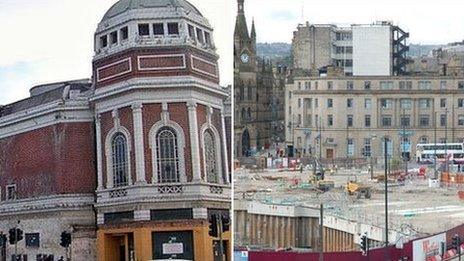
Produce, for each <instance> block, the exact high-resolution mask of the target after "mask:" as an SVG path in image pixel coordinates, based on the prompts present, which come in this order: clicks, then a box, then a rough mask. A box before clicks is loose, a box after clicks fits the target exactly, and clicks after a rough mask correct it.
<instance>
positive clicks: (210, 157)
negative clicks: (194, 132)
mask: <svg viewBox="0 0 464 261" xmlns="http://www.w3.org/2000/svg"><path fill="white" fill-rule="evenodd" d="M204 143H205V144H204V149H205V165H206V166H205V169H206V180H207V181H208V182H210V183H219V177H218V174H219V170H218V169H217V166H218V164H217V151H216V140H215V139H214V135H213V133H212V132H211V130H206V131H205V134H204Z"/></svg>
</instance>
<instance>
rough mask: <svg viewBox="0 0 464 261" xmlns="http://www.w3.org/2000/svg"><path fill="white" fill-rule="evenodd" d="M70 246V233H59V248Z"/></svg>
mask: <svg viewBox="0 0 464 261" xmlns="http://www.w3.org/2000/svg"><path fill="white" fill-rule="evenodd" d="M69 245H71V233H69V232H66V231H63V232H62V233H61V242H60V246H62V247H69Z"/></svg>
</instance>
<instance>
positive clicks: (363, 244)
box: [360, 234, 368, 254]
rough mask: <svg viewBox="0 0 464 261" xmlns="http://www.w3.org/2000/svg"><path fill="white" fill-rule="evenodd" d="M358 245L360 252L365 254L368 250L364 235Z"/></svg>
mask: <svg viewBox="0 0 464 261" xmlns="http://www.w3.org/2000/svg"><path fill="white" fill-rule="evenodd" d="M360 245H361V250H362V251H363V253H364V254H367V250H368V249H367V235H366V234H364V235H362V237H361V243H360Z"/></svg>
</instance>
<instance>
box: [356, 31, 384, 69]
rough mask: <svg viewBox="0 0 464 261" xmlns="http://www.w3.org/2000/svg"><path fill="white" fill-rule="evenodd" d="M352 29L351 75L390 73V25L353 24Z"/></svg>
mask: <svg viewBox="0 0 464 261" xmlns="http://www.w3.org/2000/svg"><path fill="white" fill-rule="evenodd" d="M352 30H353V75H355V76H357V75H363V76H368V75H369V76H373V75H375V76H382V75H391V72H392V59H391V55H392V54H391V53H392V32H391V26H377V25H366V26H353V27H352Z"/></svg>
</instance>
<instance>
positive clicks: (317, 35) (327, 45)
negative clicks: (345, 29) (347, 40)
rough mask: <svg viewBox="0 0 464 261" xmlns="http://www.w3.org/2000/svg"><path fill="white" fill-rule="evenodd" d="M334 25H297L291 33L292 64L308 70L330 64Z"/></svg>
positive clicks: (297, 67)
mask: <svg viewBox="0 0 464 261" xmlns="http://www.w3.org/2000/svg"><path fill="white" fill-rule="evenodd" d="M333 30H334V27H333V26H332V25H309V24H306V25H305V26H299V27H298V28H297V31H295V32H294V33H293V42H292V46H293V57H294V60H293V66H294V68H296V69H305V70H309V69H311V68H313V66H314V68H316V69H318V68H321V67H324V66H327V65H331V64H332V45H333V35H334V31H333Z"/></svg>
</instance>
